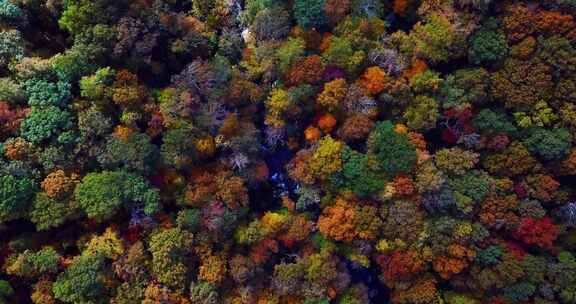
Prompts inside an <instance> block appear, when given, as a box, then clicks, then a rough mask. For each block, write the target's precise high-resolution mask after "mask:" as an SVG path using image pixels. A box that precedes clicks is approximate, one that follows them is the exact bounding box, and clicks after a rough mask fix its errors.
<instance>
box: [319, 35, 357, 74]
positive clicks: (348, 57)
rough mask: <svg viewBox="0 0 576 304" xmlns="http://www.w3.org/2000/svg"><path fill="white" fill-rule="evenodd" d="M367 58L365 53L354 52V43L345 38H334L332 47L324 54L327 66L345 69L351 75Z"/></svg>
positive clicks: (331, 40)
mask: <svg viewBox="0 0 576 304" xmlns="http://www.w3.org/2000/svg"><path fill="white" fill-rule="evenodd" d="M365 56H366V55H365V53H364V52H363V51H361V50H354V48H353V47H352V42H351V41H350V40H349V39H348V38H345V37H332V38H331V39H330V45H329V46H328V48H327V49H326V50H325V51H324V52H323V53H322V59H324V61H325V62H326V63H327V64H330V65H334V66H336V67H339V68H341V69H344V70H346V71H347V72H349V73H353V72H355V71H356V70H357V68H358V67H359V66H360V64H361V63H362V62H363V61H364V58H365Z"/></svg>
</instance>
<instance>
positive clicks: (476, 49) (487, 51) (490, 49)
mask: <svg viewBox="0 0 576 304" xmlns="http://www.w3.org/2000/svg"><path fill="white" fill-rule="evenodd" d="M507 55H508V43H507V42H506V35H504V33H503V32H502V31H501V30H500V29H499V24H498V21H497V20H496V18H489V19H488V20H487V21H486V22H484V24H483V25H482V27H481V28H480V29H479V30H478V31H476V32H475V33H474V34H473V35H472V36H471V37H470V47H469V48H468V59H469V60H470V62H472V63H474V64H478V65H491V64H493V63H497V62H499V61H501V60H502V59H504V58H506V56H507Z"/></svg>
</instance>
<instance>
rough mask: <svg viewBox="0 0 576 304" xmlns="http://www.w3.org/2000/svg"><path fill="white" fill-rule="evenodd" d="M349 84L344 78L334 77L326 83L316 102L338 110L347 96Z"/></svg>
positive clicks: (331, 109)
mask: <svg viewBox="0 0 576 304" xmlns="http://www.w3.org/2000/svg"><path fill="white" fill-rule="evenodd" d="M347 90H348V85H347V84H346V80H344V79H343V78H338V79H334V80H332V81H330V82H327V83H325V84H324V89H323V90H322V92H321V93H320V94H319V95H318V98H317V99H316V102H317V104H318V105H320V106H321V107H323V108H326V109H328V110H330V111H333V110H336V109H338V108H339V107H340V104H341V103H342V102H343V101H344V99H345V98H346V92H347Z"/></svg>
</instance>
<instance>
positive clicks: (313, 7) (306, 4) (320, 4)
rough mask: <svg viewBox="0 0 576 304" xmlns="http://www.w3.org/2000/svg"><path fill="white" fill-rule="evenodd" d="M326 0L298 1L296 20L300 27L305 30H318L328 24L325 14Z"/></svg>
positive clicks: (296, 4)
mask: <svg viewBox="0 0 576 304" xmlns="http://www.w3.org/2000/svg"><path fill="white" fill-rule="evenodd" d="M325 2H326V1H325V0H296V2H295V3H294V8H293V9H294V18H296V22H297V23H298V25H300V26H301V27H303V28H305V29H310V28H317V27H321V26H323V25H325V24H326V23H327V22H328V18H326V14H325V13H324V3H325Z"/></svg>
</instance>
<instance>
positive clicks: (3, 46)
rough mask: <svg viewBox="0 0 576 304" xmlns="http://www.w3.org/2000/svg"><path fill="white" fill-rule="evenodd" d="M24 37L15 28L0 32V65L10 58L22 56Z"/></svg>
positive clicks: (16, 58) (20, 57) (7, 61)
mask: <svg viewBox="0 0 576 304" xmlns="http://www.w3.org/2000/svg"><path fill="white" fill-rule="evenodd" d="M24 51H25V49H24V39H23V38H22V34H21V33H20V32H19V31H17V30H8V31H2V32H0V66H3V67H5V66H6V65H8V63H10V62H11V61H12V60H20V59H22V58H23V57H24Z"/></svg>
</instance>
